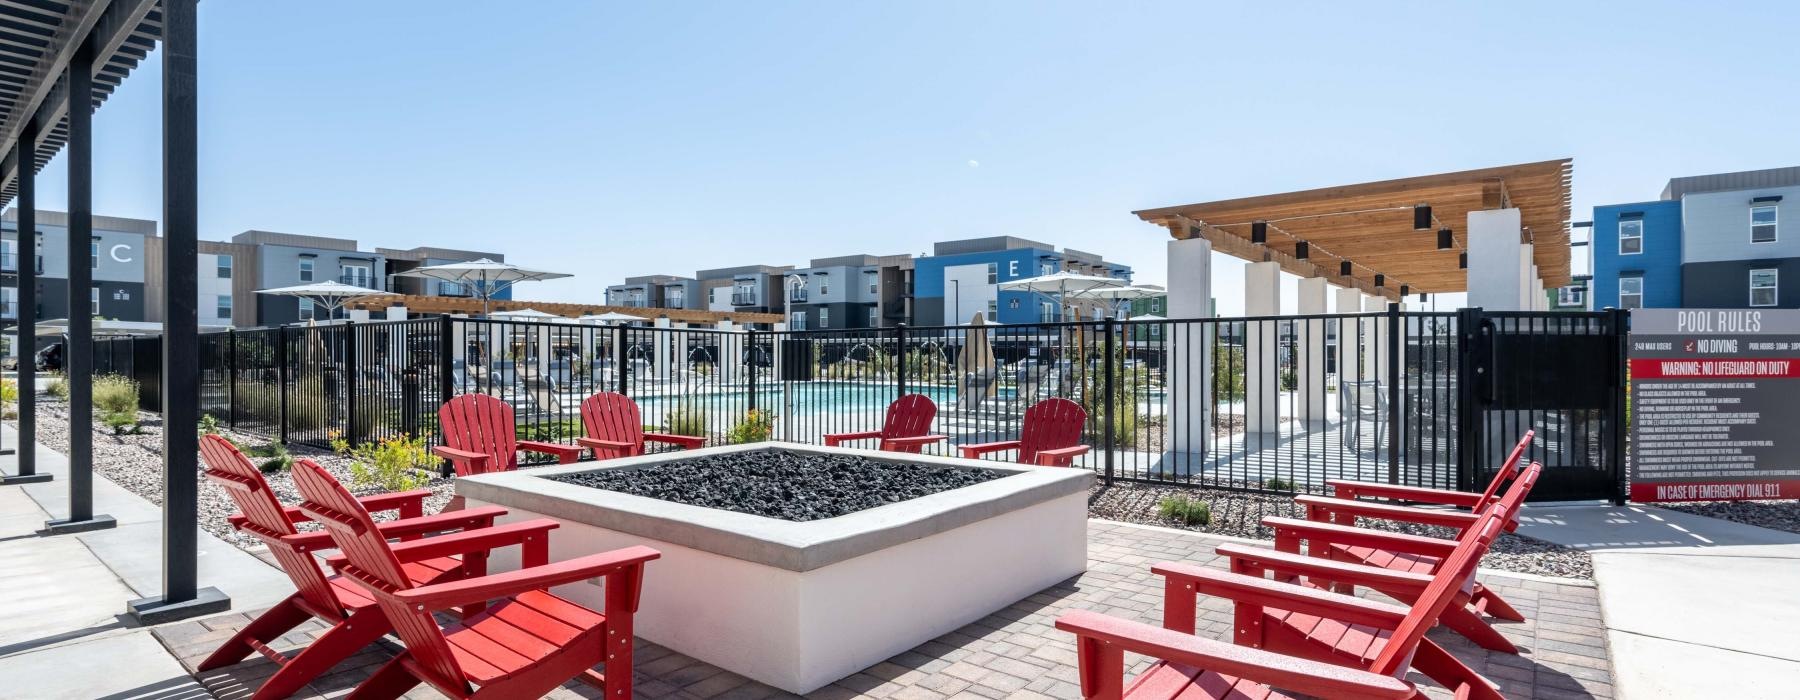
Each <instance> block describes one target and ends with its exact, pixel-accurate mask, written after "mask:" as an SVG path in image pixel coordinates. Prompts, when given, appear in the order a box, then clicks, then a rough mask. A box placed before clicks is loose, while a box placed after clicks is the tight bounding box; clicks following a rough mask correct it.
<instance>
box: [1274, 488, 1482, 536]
mask: <svg viewBox="0 0 1800 700" xmlns="http://www.w3.org/2000/svg"><path fill="white" fill-rule="evenodd" d="M1294 502H1295V503H1298V504H1300V505H1302V506H1305V507H1306V515H1307V519H1308V520H1312V521H1316V522H1321V523H1328V522H1335V521H1334V520H1333V519H1332V516H1334V515H1351V516H1356V517H1360V518H1374V519H1377V520H1393V521H1397V522H1403V523H1416V524H1419V525H1440V526H1443V527H1448V528H1453V529H1455V530H1456V531H1457V532H1461V531H1463V530H1467V529H1469V527H1470V526H1472V525H1474V524H1475V521H1476V520H1479V519H1480V518H1481V516H1478V515H1476V514H1474V513H1470V512H1467V511H1460V510H1443V509H1434V508H1416V507H1413V506H1396V505H1389V504H1386V503H1375V502H1372V501H1352V500H1349V499H1345V498H1331V497H1328V496H1295V497H1294Z"/></svg>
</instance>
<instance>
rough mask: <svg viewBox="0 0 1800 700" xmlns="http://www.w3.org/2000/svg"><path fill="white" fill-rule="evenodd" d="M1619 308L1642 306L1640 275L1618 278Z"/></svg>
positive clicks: (1641, 281) (1642, 293) (1642, 279)
mask: <svg viewBox="0 0 1800 700" xmlns="http://www.w3.org/2000/svg"><path fill="white" fill-rule="evenodd" d="M1619 308H1621V309H1641V308H1644V278H1642V277H1620V278H1619Z"/></svg>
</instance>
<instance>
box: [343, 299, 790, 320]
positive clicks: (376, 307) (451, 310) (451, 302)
mask: <svg viewBox="0 0 1800 700" xmlns="http://www.w3.org/2000/svg"><path fill="white" fill-rule="evenodd" d="M396 304H398V305H401V306H405V307H406V310H407V311H408V312H417V313H424V314H469V315H476V314H480V313H481V312H482V311H481V309H482V305H481V300H480V299H476V298H473V297H433V296H421V295H417V294H380V295H370V296H366V297H359V298H357V299H355V300H353V301H350V302H349V303H346V304H345V305H344V306H345V308H350V309H366V310H368V311H380V310H382V309H385V308H387V307H390V306H394V305H396ZM491 307H492V308H491V310H492V311H520V310H524V309H537V310H539V311H542V312H544V313H551V314H556V315H558V316H567V317H569V318H575V317H578V316H585V315H590V314H604V313H609V312H610V313H621V314H629V315H632V316H638V317H641V318H643V319H644V320H645V321H654V320H656V319H658V318H667V319H669V320H670V321H674V322H676V323H703V324H709V325H716V324H718V323H719V322H720V321H731V322H733V323H781V322H782V321H783V320H784V317H783V316H782V315H781V314H764V313H748V312H741V311H706V310H701V309H653V308H644V307H638V306H613V305H608V304H571V303H565V302H555V301H519V300H514V299H495V300H494V301H493V302H492V304H491Z"/></svg>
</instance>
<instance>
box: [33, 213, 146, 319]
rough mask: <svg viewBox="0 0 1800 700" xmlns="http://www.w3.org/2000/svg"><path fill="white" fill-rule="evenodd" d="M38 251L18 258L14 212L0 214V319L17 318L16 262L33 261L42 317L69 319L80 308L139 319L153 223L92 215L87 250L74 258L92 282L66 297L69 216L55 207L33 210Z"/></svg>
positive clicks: (101, 314) (104, 315)
mask: <svg viewBox="0 0 1800 700" xmlns="http://www.w3.org/2000/svg"><path fill="white" fill-rule="evenodd" d="M36 236H37V256H36V258H35V259H34V260H30V261H26V260H20V259H19V214H18V210H17V209H9V210H7V211H6V212H5V213H4V215H0V318H7V319H17V318H18V317H19V308H18V300H19V269H20V268H19V266H20V265H24V264H29V265H33V266H35V268H34V269H35V271H36V273H37V287H36V289H37V315H38V318H42V319H57V318H68V317H69V316H70V315H71V314H73V313H83V314H88V315H90V316H99V317H101V318H108V319H113V320H118V321H143V320H146V319H145V317H144V314H145V309H146V308H147V307H146V303H145V284H146V282H147V280H146V279H145V274H144V273H145V265H144V261H145V258H146V255H147V252H146V251H147V249H148V248H150V247H152V246H157V245H159V244H160V242H161V239H159V238H157V227H156V222H154V221H146V220H144V219H129V218H124V217H116V216H95V217H94V233H93V239H92V240H91V241H90V242H89V243H88V246H87V254H86V255H83V256H80V257H79V258H77V259H75V260H74V261H73V262H74V263H75V264H77V265H87V266H88V267H89V269H91V270H92V272H93V285H92V287H90V288H89V289H88V292H87V294H81V293H79V292H77V293H76V295H75V297H76V298H74V299H70V296H69V283H68V279H69V264H70V262H71V260H70V258H69V215H68V214H67V213H65V212H58V211H39V212H38V213H37V231H36Z"/></svg>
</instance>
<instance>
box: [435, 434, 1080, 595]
mask: <svg viewBox="0 0 1800 700" xmlns="http://www.w3.org/2000/svg"><path fill="white" fill-rule="evenodd" d="M765 449H787V450H793V451H797V452H820V453H839V454H855V455H860V456H863V457H867V458H870V459H878V460H882V461H886V462H897V463H902V464H925V465H934V466H948V467H961V468H973V469H986V470H990V471H998V472H1004V473H1006V474H1007V475H1006V476H1005V477H1003V478H999V479H993V480H991V481H986V482H982V483H980V484H975V485H972V486H965V487H963V488H958V489H952V490H949V491H944V492H940V493H935V494H932V495H929V496H923V497H920V498H915V499H912V500H908V501H901V502H899V503H890V504H888V505H884V506H880V507H876V508H871V509H868V510H864V511H859V512H856V513H851V514H848V515H842V516H839V517H835V518H827V519H824V520H813V521H808V522H793V521H788V520H779V519H776V518H766V517H762V516H758V515H750V514H748V513H738V512H733V511H727V510H718V509H713V508H704V507H700V506H693V505H688V504H685V503H674V502H670V501H662V500H657V499H654V498H649V497H644V496H635V495H630V494H624V493H618V492H615V491H605V490H601V489H595V488H590V487H587V486H581V485H577V484H569V483H563V482H559V481H552V480H550V479H546V478H542V477H545V476H554V475H558V474H572V473H581V472H591V471H598V470H602V469H608V470H610V469H635V468H638V467H642V466H644V465H648V464H655V463H658V462H664V461H672V460H676V459H682V458H684V457H694V456H700V455H706V454H729V453H732V452H740V451H751V450H765ZM1093 480H1094V475H1093V472H1090V471H1088V470H1085V469H1070V468H1063V467H1032V466H1025V465H1017V464H1005V463H998V462H989V461H979V460H967V459H957V458H950V457H936V456H931V455H912V454H896V453H890V452H878V451H874V450H861V449H849V448H841V447H820V446H815V445H798V444H789V443H758V444H752V445H734V446H728V447H712V448H705V449H700V450H689V451H686V452H665V453H659V454H654V455H645V456H641V457H631V458H625V459H614V460H606V461H604V462H587V463H581V464H572V465H566V466H558V467H549V468H541V469H528V470H521V471H513V472H502V473H496V474H482V475H478V476H470V477H463V478H459V479H457V481H456V491H457V493H458V494H459V495H462V496H463V497H465V498H468V499H470V500H473V501H478V502H482V503H493V504H499V505H502V506H506V507H510V508H514V509H516V510H520V511H528V512H532V513H537V514H540V515H544V516H548V517H552V518H557V519H561V520H567V521H570V522H578V523H583V524H586V525H592V526H595V527H601V528H606V529H609V530H615V531H618V532H624V533H627V534H631V535H637V536H640V537H644V538H647V539H654V540H660V541H663V542H668V543H670V544H675V545H680V546H684V547H690V548H693V549H697V550H701V551H705V552H710V553H713V554H718V555H721V556H727V557H732V558H735V559H742V560H745V561H751V562H756V563H760V564H764V565H767V566H772V567H776V568H781V569H787V570H789V571H811V570H813V569H818V568H821V567H825V566H829V565H831V564H835V563H837V562H841V561H845V560H848V559H852V558H855V557H859V556H862V555H864V554H868V553H871V552H875V551H878V550H881V549H885V548H887V547H892V546H894V545H898V544H902V543H905V542H909V541H912V540H917V539H921V538H925V537H929V536H931V535H935V534H938V533H941V532H946V531H949V530H952V529H955V528H958V527H962V526H964V525H968V524H970V523H974V522H978V521H981V520H984V519H987V518H991V517H994V516H997V515H1001V514H1004V513H1008V512H1011V511H1014V510H1018V509H1021V508H1026V507H1029V506H1033V505H1036V504H1039V503H1043V502H1046V501H1050V500H1054V499H1057V498H1060V497H1064V496H1068V495H1070V494H1076V493H1084V492H1086V491H1087V490H1088V488H1089V486H1090V485H1091V484H1092V483H1093ZM554 537H555V535H552V538H554Z"/></svg>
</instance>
